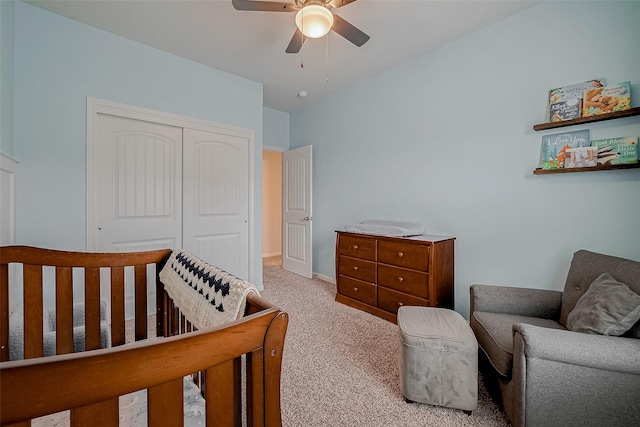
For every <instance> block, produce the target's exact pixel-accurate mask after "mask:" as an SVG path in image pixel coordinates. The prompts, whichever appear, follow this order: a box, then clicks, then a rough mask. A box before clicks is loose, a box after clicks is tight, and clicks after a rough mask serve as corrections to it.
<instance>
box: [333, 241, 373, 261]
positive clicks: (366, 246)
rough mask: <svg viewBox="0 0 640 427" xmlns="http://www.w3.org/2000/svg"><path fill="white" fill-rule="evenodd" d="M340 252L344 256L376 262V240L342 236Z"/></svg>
mask: <svg viewBox="0 0 640 427" xmlns="http://www.w3.org/2000/svg"><path fill="white" fill-rule="evenodd" d="M338 250H339V251H340V253H341V254H343V255H349V256H353V257H357V258H362V259H368V260H370V261H375V260H376V239H372V238H370V237H369V238H367V237H354V236H340V245H339V247H338Z"/></svg>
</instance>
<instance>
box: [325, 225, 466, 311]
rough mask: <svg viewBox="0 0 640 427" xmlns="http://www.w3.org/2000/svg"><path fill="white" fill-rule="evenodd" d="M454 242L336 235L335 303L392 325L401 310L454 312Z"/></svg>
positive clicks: (424, 237)
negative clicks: (410, 307)
mask: <svg viewBox="0 0 640 427" xmlns="http://www.w3.org/2000/svg"><path fill="white" fill-rule="evenodd" d="M454 240H455V238H454V237H445V236H430V235H421V236H414V237H386V236H374V235H368V234H358V233H349V232H345V231H338V236H337V239H336V283H337V294H336V301H338V302H341V303H343V304H346V305H349V306H351V307H355V308H358V309H360V310H364V311H366V312H369V313H371V314H375V315H376V316H379V317H382V318H383V319H386V320H389V321H391V322H397V319H396V314H397V312H398V308H399V307H402V306H403V305H423V306H428V307H444V308H451V309H453V243H454Z"/></svg>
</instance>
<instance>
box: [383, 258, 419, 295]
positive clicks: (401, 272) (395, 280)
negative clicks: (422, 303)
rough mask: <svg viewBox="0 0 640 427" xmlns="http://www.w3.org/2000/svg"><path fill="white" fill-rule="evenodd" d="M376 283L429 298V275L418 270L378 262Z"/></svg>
mask: <svg viewBox="0 0 640 427" xmlns="http://www.w3.org/2000/svg"><path fill="white" fill-rule="evenodd" d="M378 285H379V286H384V287H386V288H391V289H395V290H396V291H400V292H404V293H407V294H410V295H414V296H416V297H419V298H424V299H428V298H429V275H428V274H427V273H422V272H420V271H415V270H407V269H405V268H400V267H392V266H390V265H383V264H378Z"/></svg>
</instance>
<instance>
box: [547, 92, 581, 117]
mask: <svg viewBox="0 0 640 427" xmlns="http://www.w3.org/2000/svg"><path fill="white" fill-rule="evenodd" d="M549 114H550V116H551V119H550V120H549V121H550V122H561V121H563V120H571V119H577V118H579V117H582V99H580V98H573V99H569V100H567V101H560V102H556V103H555V104H551V105H550V106H549Z"/></svg>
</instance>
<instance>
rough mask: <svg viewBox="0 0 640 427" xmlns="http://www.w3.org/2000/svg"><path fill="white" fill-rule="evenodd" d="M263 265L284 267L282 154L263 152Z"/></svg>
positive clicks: (278, 152)
mask: <svg viewBox="0 0 640 427" xmlns="http://www.w3.org/2000/svg"><path fill="white" fill-rule="evenodd" d="M262 264H263V266H265V267H266V266H274V265H277V266H280V267H281V266H282V152H280V151H270V150H263V151H262Z"/></svg>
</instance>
